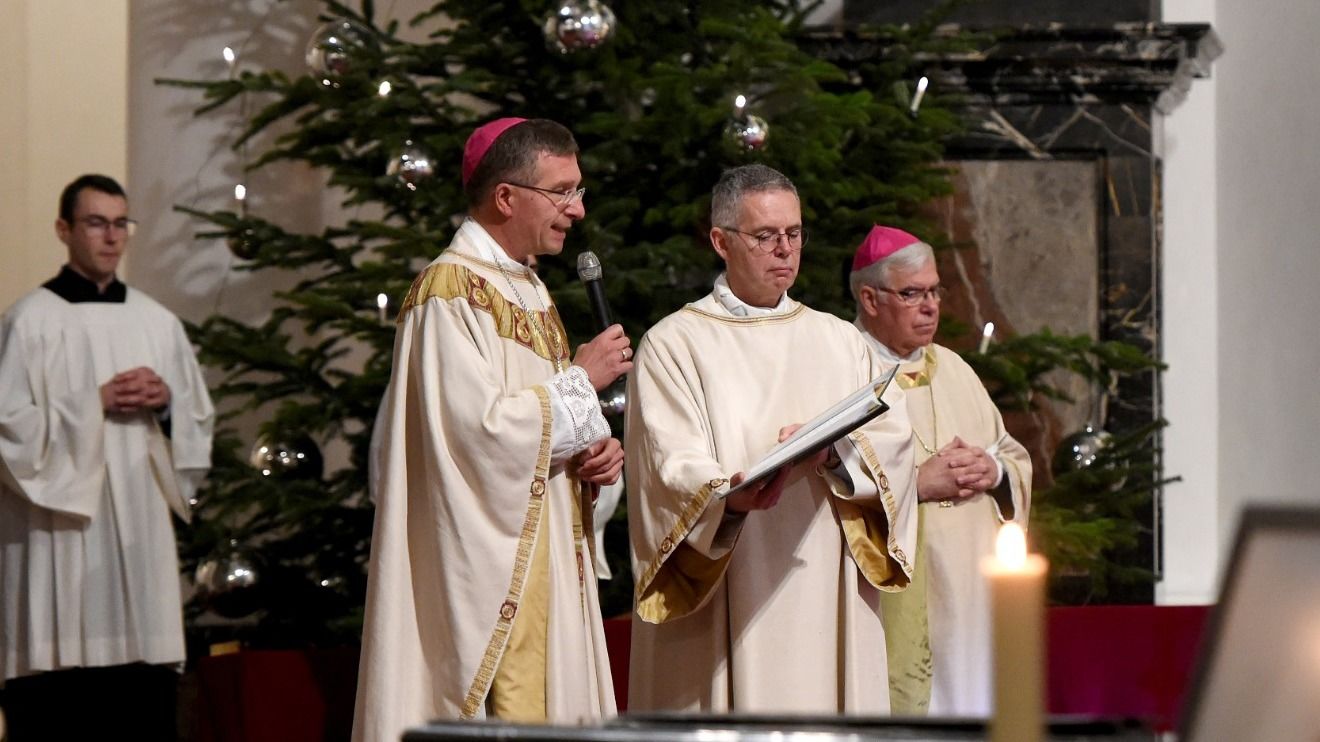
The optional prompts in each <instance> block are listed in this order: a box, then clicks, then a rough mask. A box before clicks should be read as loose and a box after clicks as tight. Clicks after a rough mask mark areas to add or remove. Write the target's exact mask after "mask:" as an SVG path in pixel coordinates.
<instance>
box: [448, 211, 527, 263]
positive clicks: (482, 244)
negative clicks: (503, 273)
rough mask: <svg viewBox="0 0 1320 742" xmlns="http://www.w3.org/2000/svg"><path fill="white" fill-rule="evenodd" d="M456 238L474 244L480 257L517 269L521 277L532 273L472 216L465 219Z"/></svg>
mask: <svg viewBox="0 0 1320 742" xmlns="http://www.w3.org/2000/svg"><path fill="white" fill-rule="evenodd" d="M455 236H462V237H463V238H465V239H466V240H467V241H468V242H470V243H472V246H473V247H474V248H476V249H477V251H478V252H479V253H480V254H479V256H478V257H481V258H484V259H486V260H489V261H491V262H493V263H495V264H496V265H500V266H503V267H504V268H512V269H515V270H516V271H517V275H520V276H522V275H526V274H528V273H531V269H530V268H528V267H527V266H526V265H523V264H522V263H519V262H518V261H516V260H514V259H513V258H511V257H509V253H508V252H507V251H506V250H505V249H504V246H503V245H501V244H500V243H498V242H496V241H495V238H494V237H492V236H491V234H490V232H487V231H486V228H485V227H483V226H481V224H480V223H478V222H477V220H476V219H473V218H472V217H470V216H469V217H466V218H464V219H463V224H462V226H460V227H459V228H458V235H455Z"/></svg>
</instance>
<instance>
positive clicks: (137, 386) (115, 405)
mask: <svg viewBox="0 0 1320 742" xmlns="http://www.w3.org/2000/svg"><path fill="white" fill-rule="evenodd" d="M169 403H170V388H169V386H168V385H167V384H166V383H165V380H164V379H162V378H160V376H158V375H157V374H156V372H155V371H152V370H151V369H149V368H147V367H146V366H139V367H137V368H135V369H132V370H130V371H124V372H122V373H118V374H115V376H114V378H112V379H110V380H109V381H107V382H106V383H104V384H102V385H101V409H103V410H105V412H106V414H121V415H123V414H131V413H134V412H138V411H140V410H158V409H160V408H162V407H164V406H165V405H167V404H169Z"/></svg>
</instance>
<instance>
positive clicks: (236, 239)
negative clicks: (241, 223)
mask: <svg viewBox="0 0 1320 742" xmlns="http://www.w3.org/2000/svg"><path fill="white" fill-rule="evenodd" d="M225 244H227V245H229V252H231V253H233V254H234V257H236V258H238V259H239V260H251V259H253V258H255V257H257V253H258V252H259V251H260V249H261V245H259V244H258V243H257V240H256V232H255V231H253V230H251V229H243V230H239V231H237V232H234V233H233V234H230V235H229V237H228V238H227V239H226V240H225Z"/></svg>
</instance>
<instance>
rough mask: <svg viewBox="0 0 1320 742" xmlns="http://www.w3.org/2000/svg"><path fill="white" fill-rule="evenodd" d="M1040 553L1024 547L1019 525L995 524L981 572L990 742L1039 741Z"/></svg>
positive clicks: (1042, 695)
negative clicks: (989, 662)
mask: <svg viewBox="0 0 1320 742" xmlns="http://www.w3.org/2000/svg"><path fill="white" fill-rule="evenodd" d="M1048 568H1049V565H1048V563H1046V561H1045V557H1043V556H1041V555H1039V554H1028V553H1027V538H1026V534H1025V533H1024V532H1023V531H1022V527H1021V526H1019V525H1018V524H1016V523H1006V524H1004V526H1003V527H1002V528H1000V529H999V538H998V540H997V542H996V544H995V555H994V556H993V557H986V559H985V560H984V561H983V562H982V565H981V572H982V574H984V575H985V577H986V579H987V580H989V582H990V613H991V616H990V620H991V632H992V636H993V637H994V641H993V644H994V668H995V670H994V681H995V682H994V688H995V711H994V716H993V718H992V719H991V721H990V740H991V742H1039V741H1040V740H1041V739H1042V738H1043V735H1044V727H1045V715H1044V705H1045V703H1044V701H1045V653H1044V646H1045V574H1046V572H1047V571H1048Z"/></svg>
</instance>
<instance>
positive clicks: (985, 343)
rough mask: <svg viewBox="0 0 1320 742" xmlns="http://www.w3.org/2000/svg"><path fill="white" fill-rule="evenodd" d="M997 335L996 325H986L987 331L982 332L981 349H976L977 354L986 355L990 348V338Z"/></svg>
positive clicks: (990, 323) (988, 323)
mask: <svg viewBox="0 0 1320 742" xmlns="http://www.w3.org/2000/svg"><path fill="white" fill-rule="evenodd" d="M993 334H995V323H993V322H987V323H985V329H983V330H981V347H979V348H977V349H976V352H977V353H985V352H986V350H988V349H989V348H990V336H991V335H993Z"/></svg>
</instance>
